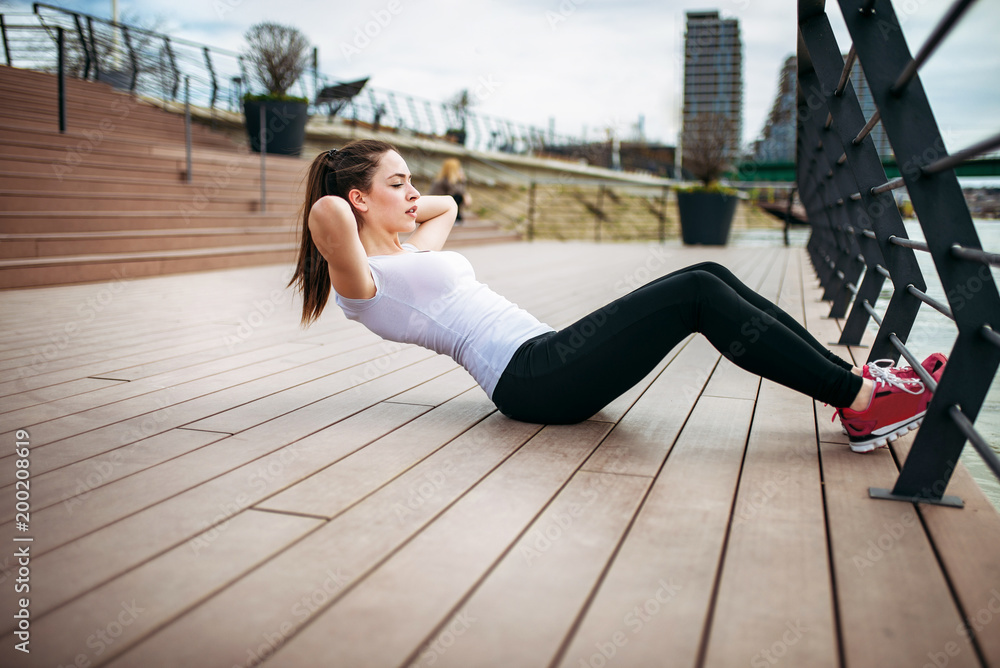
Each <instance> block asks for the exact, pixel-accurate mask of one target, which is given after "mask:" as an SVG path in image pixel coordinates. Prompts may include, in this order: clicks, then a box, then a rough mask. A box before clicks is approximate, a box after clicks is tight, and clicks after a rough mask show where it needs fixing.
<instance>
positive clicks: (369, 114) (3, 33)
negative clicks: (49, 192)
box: [0, 3, 586, 154]
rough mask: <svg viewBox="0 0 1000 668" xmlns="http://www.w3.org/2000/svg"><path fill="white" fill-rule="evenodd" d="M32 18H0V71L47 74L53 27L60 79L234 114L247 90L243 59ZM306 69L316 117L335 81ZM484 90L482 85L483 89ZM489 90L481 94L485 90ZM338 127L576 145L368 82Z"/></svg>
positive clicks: (297, 90) (86, 23) (528, 149)
mask: <svg viewBox="0 0 1000 668" xmlns="http://www.w3.org/2000/svg"><path fill="white" fill-rule="evenodd" d="M33 10H34V12H33V13H32V14H24V13H20V14H10V13H8V14H5V15H0V37H2V40H3V45H4V55H5V58H6V63H7V65H11V66H15V67H21V68H25V69H36V70H43V71H48V72H53V73H54V72H55V71H56V67H57V62H56V59H57V52H56V40H57V35H58V29H59V28H62V29H63V33H64V35H65V53H66V62H65V66H66V72H67V75H69V76H73V77H77V78H81V79H94V80H101V81H106V82H109V83H112V84H113V85H115V86H117V87H119V88H122V89H125V90H129V91H131V92H132V93H135V94H139V95H143V96H145V97H147V98H153V99H156V100H163V101H168V102H177V101H180V99H181V95H182V93H183V84H184V82H185V80H188V81H189V82H190V103H191V104H192V105H195V106H200V107H203V108H206V109H210V110H213V111H214V110H216V109H225V110H228V111H240V110H241V108H242V104H241V101H242V96H243V94H244V93H245V92H247V91H248V88H249V87H248V83H247V82H248V81H249V80H250V79H249V77H248V72H247V67H246V65H245V63H244V61H243V58H242V56H241V54H239V53H237V52H235V51H230V50H227V49H220V48H218V47H213V46H208V45H205V44H200V43H198V42H193V41H190V40H185V39H180V38H176V37H171V36H169V35H165V34H162V33H157V32H154V31H151V30H147V29H145V28H140V27H136V26H129V25H126V24H123V23H116V22H113V21H109V20H107V19H102V18H99V17H96V16H92V15H88V14H83V13H81V12H74V11H70V10H67V9H64V8H61V7H56V6H54V5H48V4H45V3H35V4H34V5H33ZM315 60H316V59H315V57H314V58H313V64H314V66H313V68H312V69H311V70H309V71H307V72H306V74H304V75H303V76H302V77H300V79H299V80H298V82H296V84H295V86H293V88H292V89H291V90H290V91H289V94H290V95H296V96H301V97H304V98H306V99H307V100H309V101H310V113H311V115H314V116H319V117H322V116H327V117H329V118H330V119H331V122H332V120H333V118H332V116H330V112H331V111H332V108H331V107H330V106H329V105H328V104H327V103H324V102H320V103H319V104H316V100H317V99H318V96H319V93H320V91H322V90H323V89H324V88H326V87H328V86H332V85H337V84H339V83H341V82H339V81H337V80H335V79H334V78H332V77H330V76H327V75H325V74H323V73H321V72H319V71H318V69H317V68H316V67H315ZM482 85H483V86H486V88H488V87H489V82H485V83H483V84H482ZM488 92H489V91H488V90H487V91H484V92H483V94H488ZM336 114H337V117H338V118H339V120H340V122H344V123H347V124H351V125H355V126H360V127H363V128H370V129H382V130H388V131H394V132H402V133H407V134H412V135H416V136H427V137H433V138H438V139H446V140H449V141H453V142H457V143H460V144H462V145H464V146H465V147H467V148H470V149H474V150H489V151H500V152H509V153H522V154H523V153H544V152H545V151H546V148H547V147H549V148H553V149H556V150H557V152H560V153H565V152H566V147H572V146H583V145H585V144H586V142H584V141H583V140H581V139H578V138H575V137H571V136H567V135H556V134H554V133H551V132H549V131H547V130H544V129H542V128H539V127H536V126H532V125H528V124H525V123H519V122H516V121H512V120H509V119H502V118H497V117H494V116H489V115H487V114H481V113H478V112H476V111H475V110H474V109H473V108H470V107H466V108H464V109H463V108H459V107H456V106H455V105H452V104H448V103H444V102H441V101H433V100H428V99H423V98H418V97H415V96H412V95H406V94H402V93H397V92H394V91H389V90H384V89H380V88H375V87H371V86H365V87H364V88H362V89H361V91H360V92H359V93H358V94H357V95H355V96H354V97H352V98H351V99H350V100H349V101H347V102H346V103H344V104H343V105H342V106H340V107H339V108H338V109H337V110H336Z"/></svg>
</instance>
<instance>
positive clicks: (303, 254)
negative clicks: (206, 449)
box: [288, 139, 396, 326]
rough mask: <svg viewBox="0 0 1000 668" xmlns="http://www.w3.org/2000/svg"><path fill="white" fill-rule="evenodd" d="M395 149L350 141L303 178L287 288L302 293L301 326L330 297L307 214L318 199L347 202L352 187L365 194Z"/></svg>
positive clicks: (325, 154)
mask: <svg viewBox="0 0 1000 668" xmlns="http://www.w3.org/2000/svg"><path fill="white" fill-rule="evenodd" d="M395 150H396V148H395V147H394V146H393V145H392V144H389V143H387V142H384V141H378V140H375V139H359V140H357V141H352V142H351V143H349V144H347V145H346V146H344V148H342V149H340V150H336V149H333V150H331V151H323V152H322V153H320V154H319V155H318V156H316V159H315V160H313V162H312V165H311V166H310V167H309V175H308V176H307V177H306V200H305V205H304V208H303V210H302V243H301V245H300V246H299V259H298V263H297V264H296V266H295V273H294V274H293V275H292V279H291V280H290V281H289V282H288V286H289V287H291V286H293V285H295V286H296V288H297V289H298V291H299V292H301V293H302V324H303V325H304V326H308V325H311V324H312V323H313V322H314V321H315V320H316V319H317V318H319V315H320V313H322V312H323V307H325V306H326V302H327V300H328V299H329V298H330V269H329V267H328V266H327V264H326V259H324V257H323V256H322V255H321V254H320V252H319V249H318V248H316V244H314V243H313V239H312V233H311V232H310V231H309V212H310V211H311V210H312V206H313V204H315V203H316V202H317V201H318V200H319V199H320V198H321V197H325V196H326V195H338V196H340V197H343V198H344V199H345V200H346V199H347V193H349V192H350V191H352V190H354V189H355V188H356V189H358V190H360V191H361V192H368V191H369V190H371V187H372V179H373V178H374V176H375V172H376V171H377V170H378V165H379V162H380V161H381V159H382V156H383V155H385V154H386V153H388V152H389V151H395Z"/></svg>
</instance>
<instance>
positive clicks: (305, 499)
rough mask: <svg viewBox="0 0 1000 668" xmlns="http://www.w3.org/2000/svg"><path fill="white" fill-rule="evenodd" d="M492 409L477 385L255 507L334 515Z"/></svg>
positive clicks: (493, 409)
mask: <svg viewBox="0 0 1000 668" xmlns="http://www.w3.org/2000/svg"><path fill="white" fill-rule="evenodd" d="M495 411H496V407H495V406H494V405H493V402H491V401H490V400H489V399H487V398H486V394H485V393H484V392H483V391H482V390H481V389H479V388H478V387H476V388H474V389H472V390H469V391H468V392H466V393H465V394H463V395H462V396H460V397H457V398H455V399H452V400H451V401H448V402H446V403H444V404H442V405H441V407H440V409H438V410H434V411H431V412H429V413H426V414H425V415H423V416H422V417H420V418H418V419H416V420H414V421H413V422H411V423H410V424H409V425H407V426H406V427H405V428H402V429H399V430H397V431H395V432H393V433H392V434H389V435H387V436H385V437H383V438H381V439H379V440H378V441H376V442H374V443H372V444H370V445H368V446H366V447H365V448H363V449H361V450H359V451H357V452H355V453H353V454H352V455H350V456H348V457H345V458H344V459H342V460H340V461H338V462H337V463H336V464H334V465H332V466H330V467H328V468H325V469H323V470H322V471H318V472H317V473H315V474H314V475H312V476H310V477H309V478H306V479H305V480H303V481H301V482H299V483H298V484H296V485H293V486H292V487H289V488H288V489H286V490H284V491H283V492H280V493H279V494H276V495H274V496H271V497H269V498H268V499H266V500H264V501H262V502H261V503H259V504H257V507H258V508H262V509H265V510H273V511H278V512H282V511H283V512H294V513H303V514H307V515H315V516H318V517H326V518H333V517H335V516H337V515H338V514H340V513H341V512H343V511H344V510H345V509H347V508H349V507H350V506H351V505H353V504H354V503H357V502H358V501H359V500H361V499H363V498H364V497H365V496H367V495H368V494H371V493H372V492H373V491H374V490H376V489H378V488H379V487H381V486H382V485H384V484H386V483H388V482H389V481H390V480H393V479H394V478H396V477H398V476H400V475H402V474H403V473H404V472H405V471H407V470H408V469H409V468H411V467H412V466H414V465H415V464H417V463H418V462H420V461H421V460H422V459H424V458H425V457H427V456H429V455H431V454H433V452H434V451H436V450H437V449H439V448H441V447H442V446H443V445H445V444H447V443H448V442H449V441H451V440H452V439H454V438H457V437H458V436H460V435H461V434H462V433H463V432H464V431H466V430H467V429H469V428H471V427H473V425H475V424H476V423H478V422H479V421H480V420H482V419H484V418H485V417H486V416H487V415H489V414H490V413H493V412H495ZM432 482H433V483H437V482H438V481H437V480H435V481H432Z"/></svg>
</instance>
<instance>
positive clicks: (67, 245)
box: [0, 66, 518, 289]
mask: <svg viewBox="0 0 1000 668" xmlns="http://www.w3.org/2000/svg"><path fill="white" fill-rule="evenodd" d="M0 96H2V98H3V99H4V104H3V105H2V108H0V289H3V288H19V287H29V286H41V285H57V284H65V283H80V282H89V281H108V280H120V279H122V278H136V277H140V276H150V275H158V274H169V273H176V272H185V271H204V270H210V269H221V268H228V267H240V266H249V265H260V264H274V263H289V264H290V263H291V262H292V261H293V260H294V256H295V249H296V248H297V246H298V237H297V226H298V218H299V215H300V210H301V206H302V188H303V183H304V179H305V176H306V173H307V171H308V167H309V160H306V159H302V158H293V157H283V156H272V155H268V156H267V160H266V166H267V175H266V183H267V195H266V197H267V200H266V212H265V211H262V210H261V209H262V206H261V201H260V156H259V155H258V154H254V153H251V152H249V150H248V148H247V146H246V145H245V144H244V145H238V144H237V143H235V142H233V140H232V139H230V138H229V137H228V136H227V135H225V134H223V133H216V132H213V131H212V130H211V129H209V128H208V127H207V126H205V125H201V124H198V123H193V124H192V128H191V130H192V169H191V172H192V181H191V183H188V182H186V180H185V176H186V169H187V167H186V159H185V151H184V119H183V118H182V117H180V116H178V115H176V114H173V113H169V112H166V111H164V110H162V109H159V108H157V107H155V106H153V105H152V104H149V103H147V102H145V101H143V100H140V99H138V98H135V97H133V96H131V95H128V94H126V93H121V92H118V91H116V90H114V89H112V88H111V87H110V86H108V85H107V84H103V83H95V82H90V81H81V80H78V79H72V78H67V79H66V99H67V102H66V118H67V129H66V130H67V131H66V133H65V134H60V133H59V121H58V101H57V81H56V77H55V76H53V75H51V74H47V73H43V72H36V71H31V70H21V69H15V68H10V67H4V66H0ZM517 238H518V237H517V235H511V234H510V233H504V232H502V231H499V230H497V228H496V226H495V225H492V224H490V223H489V222H488V221H475V220H473V221H470V222H469V224H467V225H465V226H463V227H461V228H456V231H455V233H454V235H453V238H452V239H451V240H450V242H449V246H458V245H465V244H473V243H488V242H495V241H510V240H516V239H517Z"/></svg>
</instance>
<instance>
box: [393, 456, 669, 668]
mask: <svg viewBox="0 0 1000 668" xmlns="http://www.w3.org/2000/svg"><path fill="white" fill-rule="evenodd" d="M650 482H651V481H650V480H648V479H645V478H641V477H638V476H624V475H615V474H611V473H591V472H589V471H579V472H578V473H577V474H576V475H574V476H573V478H571V479H570V481H569V483H568V484H567V485H566V487H565V488H563V490H562V491H561V492H560V493H559V495H558V496H556V498H555V499H553V500H552V503H551V504H550V505H549V506H548V507H546V509H545V511H544V512H543V513H542V514H541V515H540V516H539V517H538V519H537V520H535V522H534V523H533V524H532V525H531V526H530V527H529V528H528V530H527V532H525V533H524V534H523V535H522V537H521V539H520V540H518V541H517V543H515V544H514V546H513V547H512V548H511V549H510V551H509V552H508V553H507V555H506V556H505V557H504V558H503V559H502V560H501V561H500V563H499V564H497V566H496V567H495V568H494V569H493V570H492V571H491V572H490V574H489V575H488V576H487V577H486V578H485V580H484V581H483V582H481V583H480V584H479V585H478V586H477V587H476V589H475V590H474V591H473V592H472V594H471V595H470V596H469V597H468V598H467V599H466V600H465V601H464V602H463V603H462V604H461V606H460V607H459V608H458V610H456V611H455V612H454V613H452V615H451V616H450V618H449V619H447V620H446V621H445V622H444V623H442V624H441V625H440V626H439V627H438V628H437V629H435V630H434V632H433V634H432V635H431V637H429V638H427V639H425V642H424V643H423V646H422V647H421V648H420V649H419V650H418V652H417V653H416V654H415V655H414V656H413V657H411V658H412V659H413V662H414V663H415V664H417V665H431V664H433V665H437V666H460V667H471V666H498V665H500V666H548V665H549V664H550V663H551V661H552V659H553V658H554V657H555V655H556V653H557V651H558V650H559V647H560V645H561V643H562V640H563V638H564V637H565V635H566V633H567V631H568V629H569V628H570V626H572V624H573V620H574V619H575V617H576V615H577V613H578V612H579V610H580V609H581V608H582V607H583V605H584V603H585V601H586V599H587V597H588V595H589V593H590V591H591V589H593V588H594V587H595V586H596V583H597V581H598V578H599V577H600V576H601V574H602V573H603V571H604V568H605V565H606V564H607V562H608V560H609V559H610V558H611V555H612V553H613V552H614V550H615V548H616V547H617V545H618V542H619V540H620V539H621V537H622V534H623V533H624V532H625V530H626V528H627V527H628V526H629V524H630V522H631V519H632V517H633V515H634V514H635V511H636V509H637V508H638V506H639V503H640V502H641V501H642V498H643V497H644V496H645V493H646V489H647V488H648V486H649V484H650ZM513 638H516V639H517V642H511V639H513Z"/></svg>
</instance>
